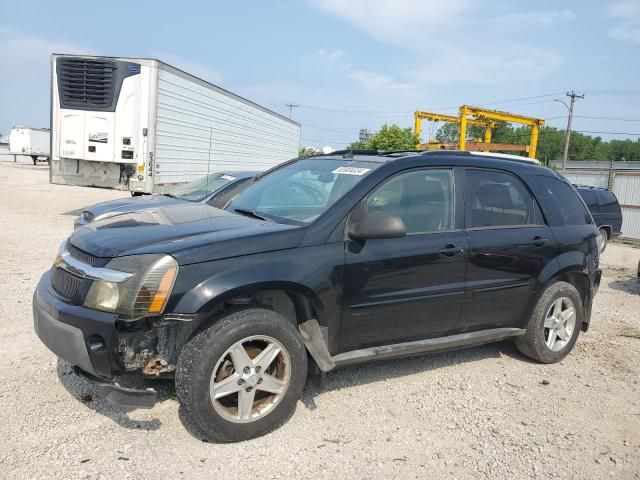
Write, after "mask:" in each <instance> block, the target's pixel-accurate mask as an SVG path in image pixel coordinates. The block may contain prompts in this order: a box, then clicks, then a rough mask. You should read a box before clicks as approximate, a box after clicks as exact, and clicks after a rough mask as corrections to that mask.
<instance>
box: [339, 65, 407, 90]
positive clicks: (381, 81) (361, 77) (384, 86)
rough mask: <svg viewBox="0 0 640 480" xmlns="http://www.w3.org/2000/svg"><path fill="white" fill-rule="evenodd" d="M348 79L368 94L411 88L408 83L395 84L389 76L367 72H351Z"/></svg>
mask: <svg viewBox="0 0 640 480" xmlns="http://www.w3.org/2000/svg"><path fill="white" fill-rule="evenodd" d="M349 78H350V79H351V80H353V81H354V82H356V83H357V84H358V85H359V86H361V87H362V88H364V89H365V90H367V91H368V92H377V91H380V90H401V89H406V88H410V87H411V85H410V84H408V83H400V82H396V81H395V79H394V78H393V77H392V76H391V75H387V74H386V73H377V72H369V71H366V70H353V71H351V72H349Z"/></svg>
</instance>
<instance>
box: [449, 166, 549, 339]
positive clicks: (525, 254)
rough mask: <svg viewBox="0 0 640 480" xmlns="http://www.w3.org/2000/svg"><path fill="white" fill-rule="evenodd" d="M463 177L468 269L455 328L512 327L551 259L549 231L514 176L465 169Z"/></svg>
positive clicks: (539, 213)
mask: <svg viewBox="0 0 640 480" xmlns="http://www.w3.org/2000/svg"><path fill="white" fill-rule="evenodd" d="M465 176H466V183H465V186H466V188H465V203H466V215H465V217H466V226H467V231H468V235H469V265H468V268H467V275H466V287H467V292H466V296H465V300H464V303H463V305H462V310H461V314H460V321H459V323H458V327H457V329H456V330H457V331H459V332H466V331H474V330H485V329H491V328H499V327H509V326H517V325H518V324H520V323H522V322H523V321H524V316H525V315H526V312H527V307H528V305H529V302H530V299H531V295H532V293H533V291H534V290H535V288H536V280H537V278H538V276H539V275H540V272H541V271H542V269H543V268H544V266H545V265H546V264H547V263H548V262H549V261H551V260H552V259H553V257H554V256H555V244H554V239H553V236H552V233H551V230H550V228H549V227H548V226H547V225H546V224H545V221H544V218H543V216H542V212H541V210H540V207H539V206H538V204H537V202H536V200H535V198H534V197H533V195H532V194H531V193H530V192H529V190H528V188H527V187H526V186H525V184H524V183H523V182H522V180H521V179H519V178H518V177H516V176H515V175H512V174H511V173H507V172H504V171H497V170H489V169H476V168H468V169H466V171H465Z"/></svg>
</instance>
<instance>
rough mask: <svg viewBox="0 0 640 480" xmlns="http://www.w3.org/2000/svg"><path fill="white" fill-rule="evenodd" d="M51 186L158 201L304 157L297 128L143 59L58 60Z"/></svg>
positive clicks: (54, 75) (53, 71)
mask: <svg viewBox="0 0 640 480" xmlns="http://www.w3.org/2000/svg"><path fill="white" fill-rule="evenodd" d="M51 78H52V81H51V85H52V91H51V116H52V118H51V182H52V183H60V184H70V185H82V186H96V187H106V188H114V189H120V190H130V191H131V192H132V193H133V194H144V193H162V192H164V191H167V190H170V189H171V188H173V187H174V186H175V185H176V184H180V183H184V182H188V181H190V180H193V179H195V178H197V177H200V176H202V175H206V174H207V173H212V172H219V171H224V170H227V171H228V170H263V169H268V168H270V167H273V166H275V165H277V164H279V163H281V162H284V161H286V160H289V159H291V158H295V157H297V156H298V152H299V147H300V124H299V123H297V122H294V121H292V120H290V119H288V118H286V117H284V116H282V115H280V114H278V113H275V112H273V111H271V110H268V109H266V108H264V107H261V106H260V105H257V104H255V103H253V102H251V101H249V100H246V99H244V98H242V97H240V96H238V95H235V94H233V93H231V92H228V91H226V90H224V89H222V88H220V87H217V86H215V85H213V84H211V83H208V82H206V81H204V80H201V79H200V78H197V77H195V76H193V75H190V74H188V73H186V72H184V71H182V70H179V69H177V68H175V67H172V66H170V65H167V64H166V63H163V62H161V61H159V60H154V59H145V58H112V57H90V56H76V55H61V54H53V55H52V59H51Z"/></svg>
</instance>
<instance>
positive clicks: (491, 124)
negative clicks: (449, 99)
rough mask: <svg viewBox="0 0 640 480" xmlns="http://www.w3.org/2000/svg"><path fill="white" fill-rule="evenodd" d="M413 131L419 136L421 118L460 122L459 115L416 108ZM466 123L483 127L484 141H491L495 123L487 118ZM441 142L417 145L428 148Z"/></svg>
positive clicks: (419, 147) (470, 120) (422, 148)
mask: <svg viewBox="0 0 640 480" xmlns="http://www.w3.org/2000/svg"><path fill="white" fill-rule="evenodd" d="M413 117H414V132H415V134H416V135H417V136H418V138H420V134H421V133H422V120H427V121H429V122H447V123H460V122H461V118H460V117H454V116H453V115H445V114H442V113H434V112H424V111H422V110H417V111H416V112H415V113H414V114H413ZM467 124H468V125H478V126H480V127H485V129H484V143H491V129H492V128H493V127H494V126H495V123H494V122H492V121H488V120H473V119H468V120H467ZM440 145H441V144H438V143H434V144H433V146H431V145H429V144H424V143H423V144H420V145H418V149H419V150H428V149H429V148H438V147H439V146H440Z"/></svg>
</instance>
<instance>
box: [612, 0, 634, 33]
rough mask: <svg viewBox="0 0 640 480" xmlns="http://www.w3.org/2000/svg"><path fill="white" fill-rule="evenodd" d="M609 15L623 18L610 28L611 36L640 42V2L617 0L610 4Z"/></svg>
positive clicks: (619, 18)
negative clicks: (618, 0)
mask: <svg viewBox="0 0 640 480" xmlns="http://www.w3.org/2000/svg"><path fill="white" fill-rule="evenodd" d="M609 16H610V17H612V18H615V19H618V20H621V23H619V24H618V25H615V26H614V27H613V28H611V29H610V30H609V36H610V37H611V38H615V39H616V40H623V41H629V42H633V43H640V2H637V1H629V0H626V1H621V2H615V3H613V4H611V5H610V6H609Z"/></svg>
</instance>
